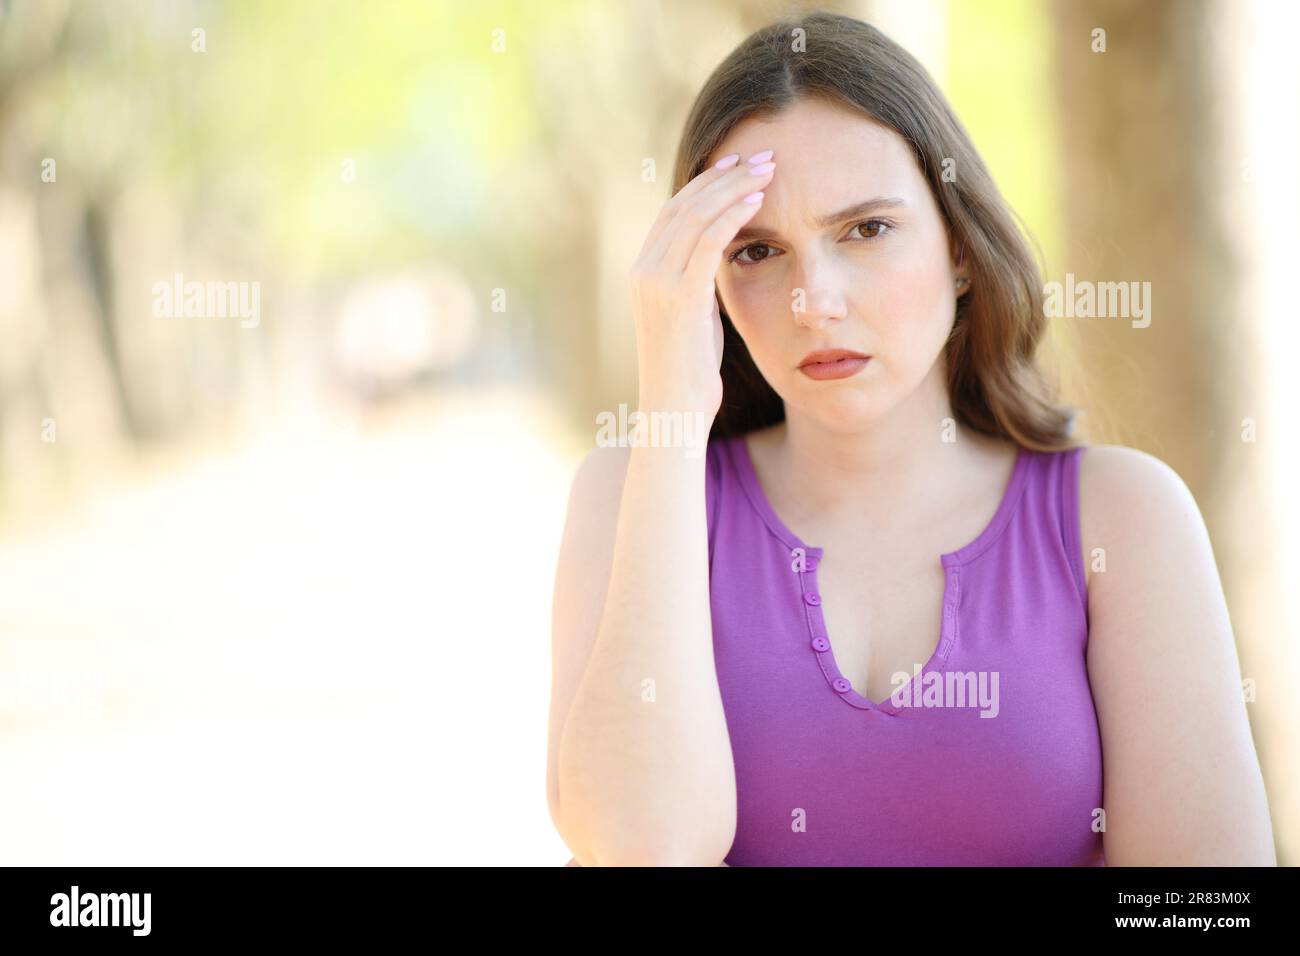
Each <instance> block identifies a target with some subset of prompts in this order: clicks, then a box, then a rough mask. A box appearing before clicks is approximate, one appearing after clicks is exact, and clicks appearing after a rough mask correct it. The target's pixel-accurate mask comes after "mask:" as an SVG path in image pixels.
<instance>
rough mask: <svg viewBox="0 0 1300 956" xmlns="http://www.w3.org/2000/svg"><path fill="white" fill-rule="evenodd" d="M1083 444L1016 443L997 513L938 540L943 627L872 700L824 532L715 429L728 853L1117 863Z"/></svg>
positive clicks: (772, 857) (852, 861)
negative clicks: (970, 537) (809, 525)
mask: <svg viewBox="0 0 1300 956" xmlns="http://www.w3.org/2000/svg"><path fill="white" fill-rule="evenodd" d="M1082 451H1083V446H1078V447H1074V448H1070V449H1067V450H1065V451H1060V452H1054V453H1041V452H1035V451H1031V450H1029V449H1026V448H1023V447H1021V448H1020V449H1019V452H1018V456H1017V459H1016V463H1015V468H1014V471H1013V473H1012V476H1011V479H1010V481H1009V483H1008V485H1007V488H1006V491H1005V493H1004V496H1003V498H1002V502H1001V504H1000V505H999V507H998V509H997V513H996V514H995V516H994V517H993V520H992V521H991V522H990V523H989V525H988V526H987V527H986V528H985V529H984V530H983V531H982V532H981V533H980V535H979V536H978V537H977V538H976V539H975V540H974V541H972V542H970V543H969V544H967V545H966V546H965V547H963V548H961V549H959V550H957V551H954V552H950V553H947V554H942V555H938V556H937V559H938V560H939V561H940V562H941V564H942V566H943V568H944V571H945V586H944V598H943V611H942V615H941V620H940V621H936V622H935V624H936V629H937V630H938V633H939V641H938V647H937V648H936V650H935V651H934V654H933V655H932V656H931V658H930V660H929V661H928V662H926V664H925V665H924V667H922V668H919V673H918V669H917V668H915V667H913V668H912V673H911V675H910V678H911V679H910V680H909V681H908V682H907V683H905V684H904V683H901V681H900V680H896V681H895V683H894V685H893V686H894V688H895V690H894V693H893V694H892V695H891V697H890V698H888V699H886V700H885V701H884V702H882V703H880V704H876V703H873V702H871V701H870V700H868V699H867V698H866V697H864V696H862V695H861V694H859V693H858V692H857V691H856V690H854V689H853V687H852V686H851V685H850V683H849V681H848V680H846V679H845V677H844V675H843V674H842V673H841V672H840V670H839V668H838V667H837V666H836V663H835V652H834V650H833V649H832V647H831V644H830V641H831V640H832V638H833V635H832V636H828V635H827V631H826V624H825V620H824V617H823V614H822V609H821V597H820V595H819V593H818V588H817V563H818V561H819V560H820V558H821V557H822V554H823V549H822V548H820V547H818V546H816V545H813V544H810V543H808V542H805V541H801V540H800V539H799V538H798V537H797V536H796V535H794V534H793V533H792V532H791V531H790V529H789V528H787V527H786V526H785V524H784V523H783V522H782V521H781V519H780V517H778V516H777V514H776V513H775V512H774V511H773V509H772V507H771V505H770V504H769V502H768V500H767V497H766V495H765V494H764V492H763V489H762V487H761V486H760V485H759V482H758V477H757V474H756V473H755V471H754V466H753V461H752V459H751V458H750V455H749V450H748V446H747V444H746V443H745V440H744V436H734V437H732V438H726V439H712V440H710V442H709V445H708V449H707V463H706V468H705V472H706V481H705V484H706V493H705V497H706V508H707V513H708V530H709V579H710V596H711V605H712V619H713V651H714V661H715V664H716V666H717V674H718V684H719V687H720V689H721V692H722V702H723V709H724V711H725V715H726V722H727V730H728V732H729V734H730V737H731V750H732V756H733V758H734V761H735V770H736V787H737V820H736V837H735V841H734V842H733V843H732V846H731V850H730V852H729V853H728V854H727V856H726V862H727V863H728V864H729V865H731V866H1104V865H1105V860H1104V858H1103V856H1102V835H1101V832H1100V826H1101V824H1100V823H1099V822H1098V818H1099V817H1100V814H1099V813H1097V811H1098V810H1099V808H1100V807H1101V806H1102V763H1101V736H1100V730H1099V728H1098V723H1097V714H1096V710H1095V708H1094V704H1093V699H1092V690H1091V687H1090V685H1089V683H1088V674H1087V668H1086V663H1085V657H1084V654H1085V651H1086V649H1087V644H1088V601H1087V583H1086V578H1085V577H1084V571H1083V560H1082V557H1081V554H1080V552H1081V544H1080V532H1079V511H1078V474H1079V457H1080V455H1081V454H1082Z"/></svg>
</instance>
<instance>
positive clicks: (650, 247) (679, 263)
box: [631, 150, 776, 416]
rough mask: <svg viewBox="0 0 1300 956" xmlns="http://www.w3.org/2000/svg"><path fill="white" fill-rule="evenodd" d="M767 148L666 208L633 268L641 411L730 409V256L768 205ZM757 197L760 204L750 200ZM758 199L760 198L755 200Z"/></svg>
mask: <svg viewBox="0 0 1300 956" xmlns="http://www.w3.org/2000/svg"><path fill="white" fill-rule="evenodd" d="M770 157H771V151H770V150H766V151H764V152H763V153H759V154H757V155H756V156H753V157H751V160H753V159H757V160H759V161H760V162H759V163H758V164H754V165H751V164H750V163H741V162H740V161H739V157H738V156H734V155H733V156H729V157H727V158H726V159H724V160H722V161H721V162H722V163H728V161H730V162H729V164H728V165H727V166H725V167H724V168H722V169H719V168H718V167H717V166H711V167H710V168H708V169H706V170H705V171H704V172H702V173H700V174H699V175H698V176H696V177H695V178H694V179H692V180H691V181H690V182H689V183H687V184H686V185H685V186H683V187H682V188H681V189H680V190H679V191H678V192H677V195H675V196H673V198H672V199H670V200H668V202H667V203H665V204H664V208H663V210H662V211H661V212H660V213H659V218H658V219H656V220H655V223H654V225H653V226H651V228H650V232H649V233H648V234H647V236H646V239H645V243H644V244H643V245H642V248H641V253H640V254H639V255H638V256H637V259H636V262H635V263H634V264H633V266H632V272H631V287H632V317H633V321H634V322H635V323H636V337H637V364H638V369H639V373H640V391H641V395H640V398H641V406H640V407H641V408H642V409H643V410H647V411H650V410H655V411H658V410H663V411H681V412H695V411H701V412H704V413H706V414H708V415H710V416H713V415H716V414H717V411H718V408H719V406H720V405H721V404H722V378H721V376H720V374H719V369H720V368H721V366H722V320H721V316H720V314H719V311H718V298H717V292H716V287H715V280H716V278H717V274H718V268H719V267H720V266H721V264H722V253H723V250H724V249H725V248H726V247H727V245H728V244H729V243H730V242H731V241H732V240H733V239H735V238H736V233H737V232H738V231H739V230H740V227H741V226H743V225H744V224H745V223H746V222H748V221H749V220H750V218H752V217H753V215H754V213H755V212H757V211H758V209H759V207H760V206H761V205H762V201H761V200H762V195H763V194H762V192H761V190H762V189H763V188H764V187H765V186H766V185H767V184H768V183H769V182H771V179H772V175H773V172H774V171H775V169H776V164H775V163H772V162H768V160H769V159H770ZM746 197H749V198H750V199H752V200H753V201H746ZM755 197H756V198H755Z"/></svg>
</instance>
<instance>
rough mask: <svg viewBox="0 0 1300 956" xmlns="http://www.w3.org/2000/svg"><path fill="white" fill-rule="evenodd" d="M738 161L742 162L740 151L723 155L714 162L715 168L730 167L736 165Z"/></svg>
mask: <svg viewBox="0 0 1300 956" xmlns="http://www.w3.org/2000/svg"><path fill="white" fill-rule="evenodd" d="M738 162H740V154H739V153H732V154H731V155H730V156H723V157H722V158H721V159H720V160H718V161H717V162H716V163H714V164H713V168H714V169H730V168H731V167H732V166H735V165H736V163H738Z"/></svg>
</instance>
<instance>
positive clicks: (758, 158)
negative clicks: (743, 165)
mask: <svg viewBox="0 0 1300 956" xmlns="http://www.w3.org/2000/svg"><path fill="white" fill-rule="evenodd" d="M771 158H772V151H771V150H770V149H765V150H763V151H762V152H761V153H755V154H754V155H753V156H751V157H749V159H748V160H746V162H748V163H749V165H751V166H753V165H754V164H755V163H765V162H767V161H768V160H769V159H771Z"/></svg>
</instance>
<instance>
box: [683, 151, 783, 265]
mask: <svg viewBox="0 0 1300 956" xmlns="http://www.w3.org/2000/svg"><path fill="white" fill-rule="evenodd" d="M775 170H776V164H775V163H770V162H768V163H761V164H759V165H757V166H747V168H745V169H742V170H739V171H738V172H737V173H736V175H734V176H732V177H729V178H727V179H723V180H721V181H719V182H718V183H716V184H715V185H713V186H711V187H709V188H707V189H704V190H703V191H701V192H700V194H699V195H698V196H696V197H695V199H694V200H693V201H692V202H691V203H690V204H689V205H688V206H687V207H686V208H684V209H683V210H682V212H681V214H680V215H678V217H677V218H676V219H675V220H674V221H673V223H672V227H671V230H670V231H671V234H672V238H671V243H670V245H669V247H668V249H667V251H665V253H664V256H663V260H662V263H663V266H664V268H666V269H669V270H676V271H677V272H684V271H685V270H686V266H687V263H688V262H690V260H691V256H692V255H694V253H695V247H696V246H698V245H699V243H700V239H701V237H702V236H703V235H704V232H705V230H707V229H709V228H711V227H712V226H713V225H714V224H715V223H716V222H717V221H718V218H719V217H720V216H722V214H723V213H725V212H727V211H728V210H730V209H732V208H733V207H734V206H735V205H736V204H737V203H740V202H741V201H742V200H743V199H744V198H745V197H746V196H751V195H753V194H754V193H756V192H761V191H762V190H763V189H765V188H766V187H767V185H768V184H769V183H770V182H771V181H772V176H773V173H774V172H775ZM745 205H748V203H746V204H745ZM732 220H734V217H730V218H729V221H732ZM743 222H744V220H743V219H740V220H734V226H735V229H733V230H732V232H731V233H730V234H729V235H728V236H727V237H726V239H724V240H723V245H725V244H726V243H728V242H730V241H731V240H732V239H733V238H735V233H736V230H738V229H740V227H741V225H742V224H743Z"/></svg>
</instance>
